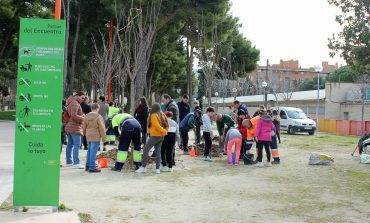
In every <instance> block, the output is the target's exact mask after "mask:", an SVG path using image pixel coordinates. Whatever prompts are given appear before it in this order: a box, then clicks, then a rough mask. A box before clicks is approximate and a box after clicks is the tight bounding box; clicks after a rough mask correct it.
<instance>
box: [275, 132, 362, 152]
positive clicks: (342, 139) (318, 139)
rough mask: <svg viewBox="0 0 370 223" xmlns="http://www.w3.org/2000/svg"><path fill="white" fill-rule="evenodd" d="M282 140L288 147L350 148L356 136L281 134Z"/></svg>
mask: <svg viewBox="0 0 370 223" xmlns="http://www.w3.org/2000/svg"><path fill="white" fill-rule="evenodd" d="M282 141H283V145H284V146H287V147H290V148H296V149H303V150H315V151H320V150H323V149H325V148H338V149H352V148H354V147H355V146H356V144H357V141H358V137H355V136H338V135H333V134H326V133H319V134H318V135H316V136H308V135H289V136H288V135H282Z"/></svg>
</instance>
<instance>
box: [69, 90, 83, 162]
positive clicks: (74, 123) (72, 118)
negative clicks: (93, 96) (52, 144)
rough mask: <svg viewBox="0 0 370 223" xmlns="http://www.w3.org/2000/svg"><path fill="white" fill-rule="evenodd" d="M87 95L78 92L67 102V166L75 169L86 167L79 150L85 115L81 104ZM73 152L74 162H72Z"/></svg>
mask: <svg viewBox="0 0 370 223" xmlns="http://www.w3.org/2000/svg"><path fill="white" fill-rule="evenodd" d="M84 97H85V94H84V93H83V92H77V93H76V94H75V95H74V96H71V97H69V98H68V99H67V101H66V106H67V112H68V116H69V118H68V121H67V124H66V126H65V131H66V133H67V138H68V143H67V148H66V163H67V166H73V167H74V168H78V169H84V168H85V167H84V166H83V165H81V164H80V159H79V154H78V150H79V148H80V146H81V138H82V135H83V129H82V125H83V122H84V114H83V112H82V108H81V105H80V103H81V102H82V101H83V100H84ZM72 151H73V160H72Z"/></svg>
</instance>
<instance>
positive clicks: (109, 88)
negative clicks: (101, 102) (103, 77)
mask: <svg viewBox="0 0 370 223" xmlns="http://www.w3.org/2000/svg"><path fill="white" fill-rule="evenodd" d="M108 32H109V54H111V53H112V42H113V22H112V20H110V21H109V27H108ZM111 82H112V78H111V70H110V68H109V75H108V102H111V101H112V83H111Z"/></svg>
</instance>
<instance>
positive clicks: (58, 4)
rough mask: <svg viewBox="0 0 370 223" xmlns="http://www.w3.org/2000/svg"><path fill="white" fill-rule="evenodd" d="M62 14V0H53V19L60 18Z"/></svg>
mask: <svg viewBox="0 0 370 223" xmlns="http://www.w3.org/2000/svg"><path fill="white" fill-rule="evenodd" d="M61 14H62V0H55V8H54V19H56V20H60V16H61Z"/></svg>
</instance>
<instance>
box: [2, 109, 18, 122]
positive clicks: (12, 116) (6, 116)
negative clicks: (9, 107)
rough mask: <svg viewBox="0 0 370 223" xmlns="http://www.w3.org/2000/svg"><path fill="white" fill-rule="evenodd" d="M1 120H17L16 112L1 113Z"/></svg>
mask: <svg viewBox="0 0 370 223" xmlns="http://www.w3.org/2000/svg"><path fill="white" fill-rule="evenodd" d="M0 120H10V121H14V120H15V111H0Z"/></svg>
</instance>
